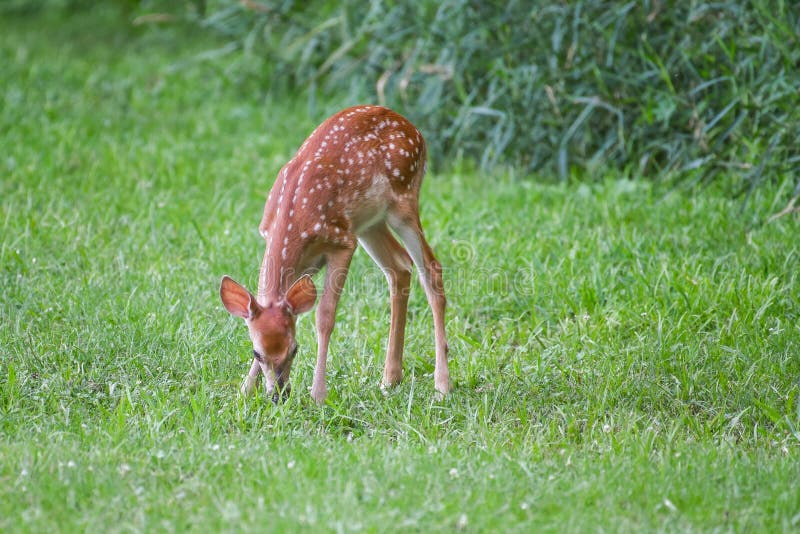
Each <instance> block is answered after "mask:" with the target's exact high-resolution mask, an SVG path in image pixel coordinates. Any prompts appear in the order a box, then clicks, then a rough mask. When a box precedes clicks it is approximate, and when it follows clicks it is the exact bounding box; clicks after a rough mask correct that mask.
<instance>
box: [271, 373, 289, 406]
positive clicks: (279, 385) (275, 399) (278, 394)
mask: <svg viewBox="0 0 800 534" xmlns="http://www.w3.org/2000/svg"><path fill="white" fill-rule="evenodd" d="M275 386H276V387H275V389H274V390H273V391H272V403H273V404H279V403H281V402H286V401H287V399H288V398H289V394H290V393H291V392H292V385H291V384H290V383H289V382H284V381H283V379H282V378H281V377H279V376H278V377H276V380H275Z"/></svg>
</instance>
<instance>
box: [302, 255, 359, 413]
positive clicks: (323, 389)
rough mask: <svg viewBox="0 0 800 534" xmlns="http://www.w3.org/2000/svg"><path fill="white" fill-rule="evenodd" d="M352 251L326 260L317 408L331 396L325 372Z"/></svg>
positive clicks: (315, 384)
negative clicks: (337, 309)
mask: <svg viewBox="0 0 800 534" xmlns="http://www.w3.org/2000/svg"><path fill="white" fill-rule="evenodd" d="M354 251H355V247H353V248H352V249H340V250H338V251H336V252H333V253H331V254H330V255H329V256H328V258H327V264H326V268H325V287H324V289H323V290H322V297H320V300H319V304H318V305H317V317H316V322H317V365H316V367H315V368H314V381H313V382H312V385H311V398H312V399H314V401H315V402H317V404H321V403H322V402H324V401H325V397H327V396H328V387H327V385H326V384H325V368H326V366H327V362H328V345H329V343H330V340H331V332H332V331H333V325H334V323H335V322H336V306H337V305H338V303H339V297H340V296H341V294H342V289H343V288H344V282H345V280H346V279H347V271H348V269H349V268H350V260H351V259H352V258H353V252H354Z"/></svg>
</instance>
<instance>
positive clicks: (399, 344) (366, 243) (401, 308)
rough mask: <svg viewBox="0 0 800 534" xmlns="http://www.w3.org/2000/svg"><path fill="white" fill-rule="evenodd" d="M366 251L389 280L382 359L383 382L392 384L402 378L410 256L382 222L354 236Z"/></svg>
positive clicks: (388, 384)
mask: <svg viewBox="0 0 800 534" xmlns="http://www.w3.org/2000/svg"><path fill="white" fill-rule="evenodd" d="M358 240H359V242H360V243H361V246H363V247H364V250H366V251H367V254H369V255H370V257H371V258H372V259H373V260H374V261H375V263H377V264H378V266H379V267H380V268H381V270H382V271H383V274H384V275H385V276H386V280H387V282H388V283H389V295H390V298H391V318H390V327H389V341H388V342H387V344H386V362H385V364H384V367H383V381H382V385H383V386H395V385H397V384H398V383H399V382H400V380H402V379H403V343H404V341H405V331H406V312H407V310H408V290H409V287H410V286H411V266H412V263H411V257H410V256H409V255H408V253H407V252H406V250H405V249H404V248H403V246H402V245H401V244H400V243H398V242H397V239H395V237H394V236H393V235H392V232H391V231H390V230H389V228H388V227H387V226H386V223H380V224H378V225H376V226H374V227H372V228H370V229H369V230H367V231H366V232H364V233H363V234H362V235H361V236H359V238H358Z"/></svg>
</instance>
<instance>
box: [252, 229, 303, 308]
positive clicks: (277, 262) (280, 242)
mask: <svg viewBox="0 0 800 534" xmlns="http://www.w3.org/2000/svg"><path fill="white" fill-rule="evenodd" d="M276 230H277V229H276ZM282 230H283V231H282V232H281V231H276V232H271V233H270V235H269V236H268V237H267V247H266V250H265V252H264V259H263V260H262V262H261V270H260V272H259V277H258V295H257V297H256V300H257V301H258V303H259V304H261V305H267V304H268V303H270V302H278V301H280V300H282V299H283V298H284V297H285V296H286V292H287V291H288V290H289V288H290V287H291V285H292V284H293V283H294V282H295V281H296V280H297V279H298V278H299V277H300V276H301V275H302V274H303V272H304V271H305V268H304V267H303V266H301V265H300V263H301V261H300V260H301V257H302V253H303V247H302V243H301V241H302V240H301V238H300V236H299V235H296V236H295V235H289V234H290V232H289V231H287V230H286V228H283V229H282Z"/></svg>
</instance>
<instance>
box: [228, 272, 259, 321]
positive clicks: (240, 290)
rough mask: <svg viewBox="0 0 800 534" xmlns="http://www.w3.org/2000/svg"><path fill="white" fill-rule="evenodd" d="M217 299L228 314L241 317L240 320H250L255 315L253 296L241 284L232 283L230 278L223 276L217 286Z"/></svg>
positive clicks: (255, 305) (255, 307) (232, 280)
mask: <svg viewBox="0 0 800 534" xmlns="http://www.w3.org/2000/svg"><path fill="white" fill-rule="evenodd" d="M219 298H220V299H222V304H223V305H224V306H225V309H226V310H228V313H230V314H231V315H235V316H237V317H241V318H242V319H252V318H253V316H254V315H255V313H256V309H257V306H258V304H256V299H255V298H254V297H253V295H252V294H251V293H250V292H249V291H248V290H246V289H245V288H244V286H242V285H241V284H239V283H238V282H236V281H234V279H233V278H231V277H230V276H223V277H222V283H221V284H220V286H219Z"/></svg>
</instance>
